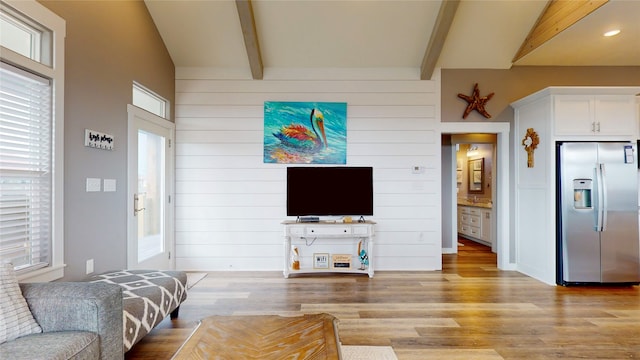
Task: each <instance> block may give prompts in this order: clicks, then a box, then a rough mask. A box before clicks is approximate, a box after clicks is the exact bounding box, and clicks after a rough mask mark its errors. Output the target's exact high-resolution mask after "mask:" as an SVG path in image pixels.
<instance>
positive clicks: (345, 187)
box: [287, 166, 373, 216]
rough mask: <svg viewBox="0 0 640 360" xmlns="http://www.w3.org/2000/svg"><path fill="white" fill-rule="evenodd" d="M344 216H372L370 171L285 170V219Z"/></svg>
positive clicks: (313, 168) (326, 168)
mask: <svg viewBox="0 0 640 360" xmlns="http://www.w3.org/2000/svg"><path fill="white" fill-rule="evenodd" d="M347 215H349V216H365V215H373V168H371V167H349V166H341V167H288V168H287V216H347Z"/></svg>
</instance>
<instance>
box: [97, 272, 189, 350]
mask: <svg viewBox="0 0 640 360" xmlns="http://www.w3.org/2000/svg"><path fill="white" fill-rule="evenodd" d="M89 281H91V282H103V283H109V284H117V285H120V286H121V287H122V290H123V303H122V308H123V340H124V344H123V345H124V346H123V347H124V349H123V351H124V352H127V351H129V350H130V349H131V348H132V347H133V345H135V344H136V343H137V342H138V341H140V339H142V338H143V337H144V336H145V335H147V334H148V333H149V332H150V331H151V330H152V329H153V328H154V327H155V326H156V325H158V324H159V323H160V322H161V321H162V320H164V318H165V317H167V315H171V318H172V319H175V318H176V317H178V311H179V309H180V304H181V303H182V302H183V301H184V300H185V299H186V298H187V288H186V285H187V274H186V273H185V272H183V271H167V270H122V271H113V272H107V273H104V274H100V275H96V276H93V277H92V278H91V279H89Z"/></svg>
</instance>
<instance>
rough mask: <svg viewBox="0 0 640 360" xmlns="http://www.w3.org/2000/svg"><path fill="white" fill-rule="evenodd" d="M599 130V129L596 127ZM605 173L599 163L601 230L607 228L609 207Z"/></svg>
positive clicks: (602, 165)
mask: <svg viewBox="0 0 640 360" xmlns="http://www.w3.org/2000/svg"><path fill="white" fill-rule="evenodd" d="M598 131H600V129H598ZM606 178H607V173H606V171H605V168H604V164H600V179H601V181H602V231H605V230H607V213H608V210H609V207H608V206H607V205H608V204H607V180H606Z"/></svg>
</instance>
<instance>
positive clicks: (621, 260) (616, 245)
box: [556, 142, 640, 285]
mask: <svg viewBox="0 0 640 360" xmlns="http://www.w3.org/2000/svg"><path fill="white" fill-rule="evenodd" d="M636 147H637V144H636V143H630V142H600V143H593V142H564V143H558V144H557V151H556V160H557V164H558V169H557V174H558V179H557V186H556V189H557V192H556V193H557V211H556V213H557V216H558V218H557V219H556V220H557V226H558V227H557V254H558V258H557V262H556V263H557V274H556V282H557V283H558V284H559V285H572V284H588V283H626V284H638V283H640V240H639V237H638V163H637V159H636V156H637V152H636V150H637V149H636Z"/></svg>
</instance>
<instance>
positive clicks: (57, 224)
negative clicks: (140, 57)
mask: <svg viewBox="0 0 640 360" xmlns="http://www.w3.org/2000/svg"><path fill="white" fill-rule="evenodd" d="M0 5H1V6H2V7H3V8H4V7H6V6H8V7H9V8H12V9H13V10H15V11H16V12H17V13H19V14H21V15H23V16H24V17H25V19H28V20H29V21H32V22H33V24H38V25H40V26H42V27H43V28H44V29H48V30H49V31H50V33H51V35H52V38H47V37H46V36H45V37H43V38H41V40H43V41H45V42H46V41H49V42H52V44H51V45H52V46H48V45H47V46H42V47H41V49H43V50H44V51H45V52H46V51H47V50H46V49H52V53H51V54H50V55H51V56H50V57H49V56H46V54H45V56H44V57H43V58H42V60H41V61H40V62H39V61H35V60H32V59H30V58H27V57H25V56H23V55H21V54H18V53H17V52H14V51H12V50H10V49H7V48H5V47H1V46H0V60H1V61H3V62H6V63H8V64H11V65H13V66H16V67H19V68H22V69H24V70H26V71H29V72H32V73H34V74H38V75H40V76H42V77H44V78H48V79H51V83H52V88H53V99H52V107H53V119H52V120H53V127H52V131H53V136H52V142H53V145H52V150H53V154H52V162H53V164H52V190H53V193H52V197H51V202H52V205H51V206H52V209H51V210H52V224H51V244H50V245H51V259H50V263H49V266H47V267H45V268H41V269H38V270H34V271H30V272H27V273H19V274H18V279H19V280H20V281H23V282H36V281H52V280H56V279H60V278H62V277H63V276H64V266H65V265H64V178H63V176H64V38H65V35H66V25H65V21H64V19H62V18H61V17H59V16H58V15H56V14H55V13H53V12H52V11H51V10H49V9H47V8H46V7H45V6H43V5H41V4H40V3H38V2H37V1H35V0H2V1H1V4H0ZM46 33H49V32H46Z"/></svg>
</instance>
